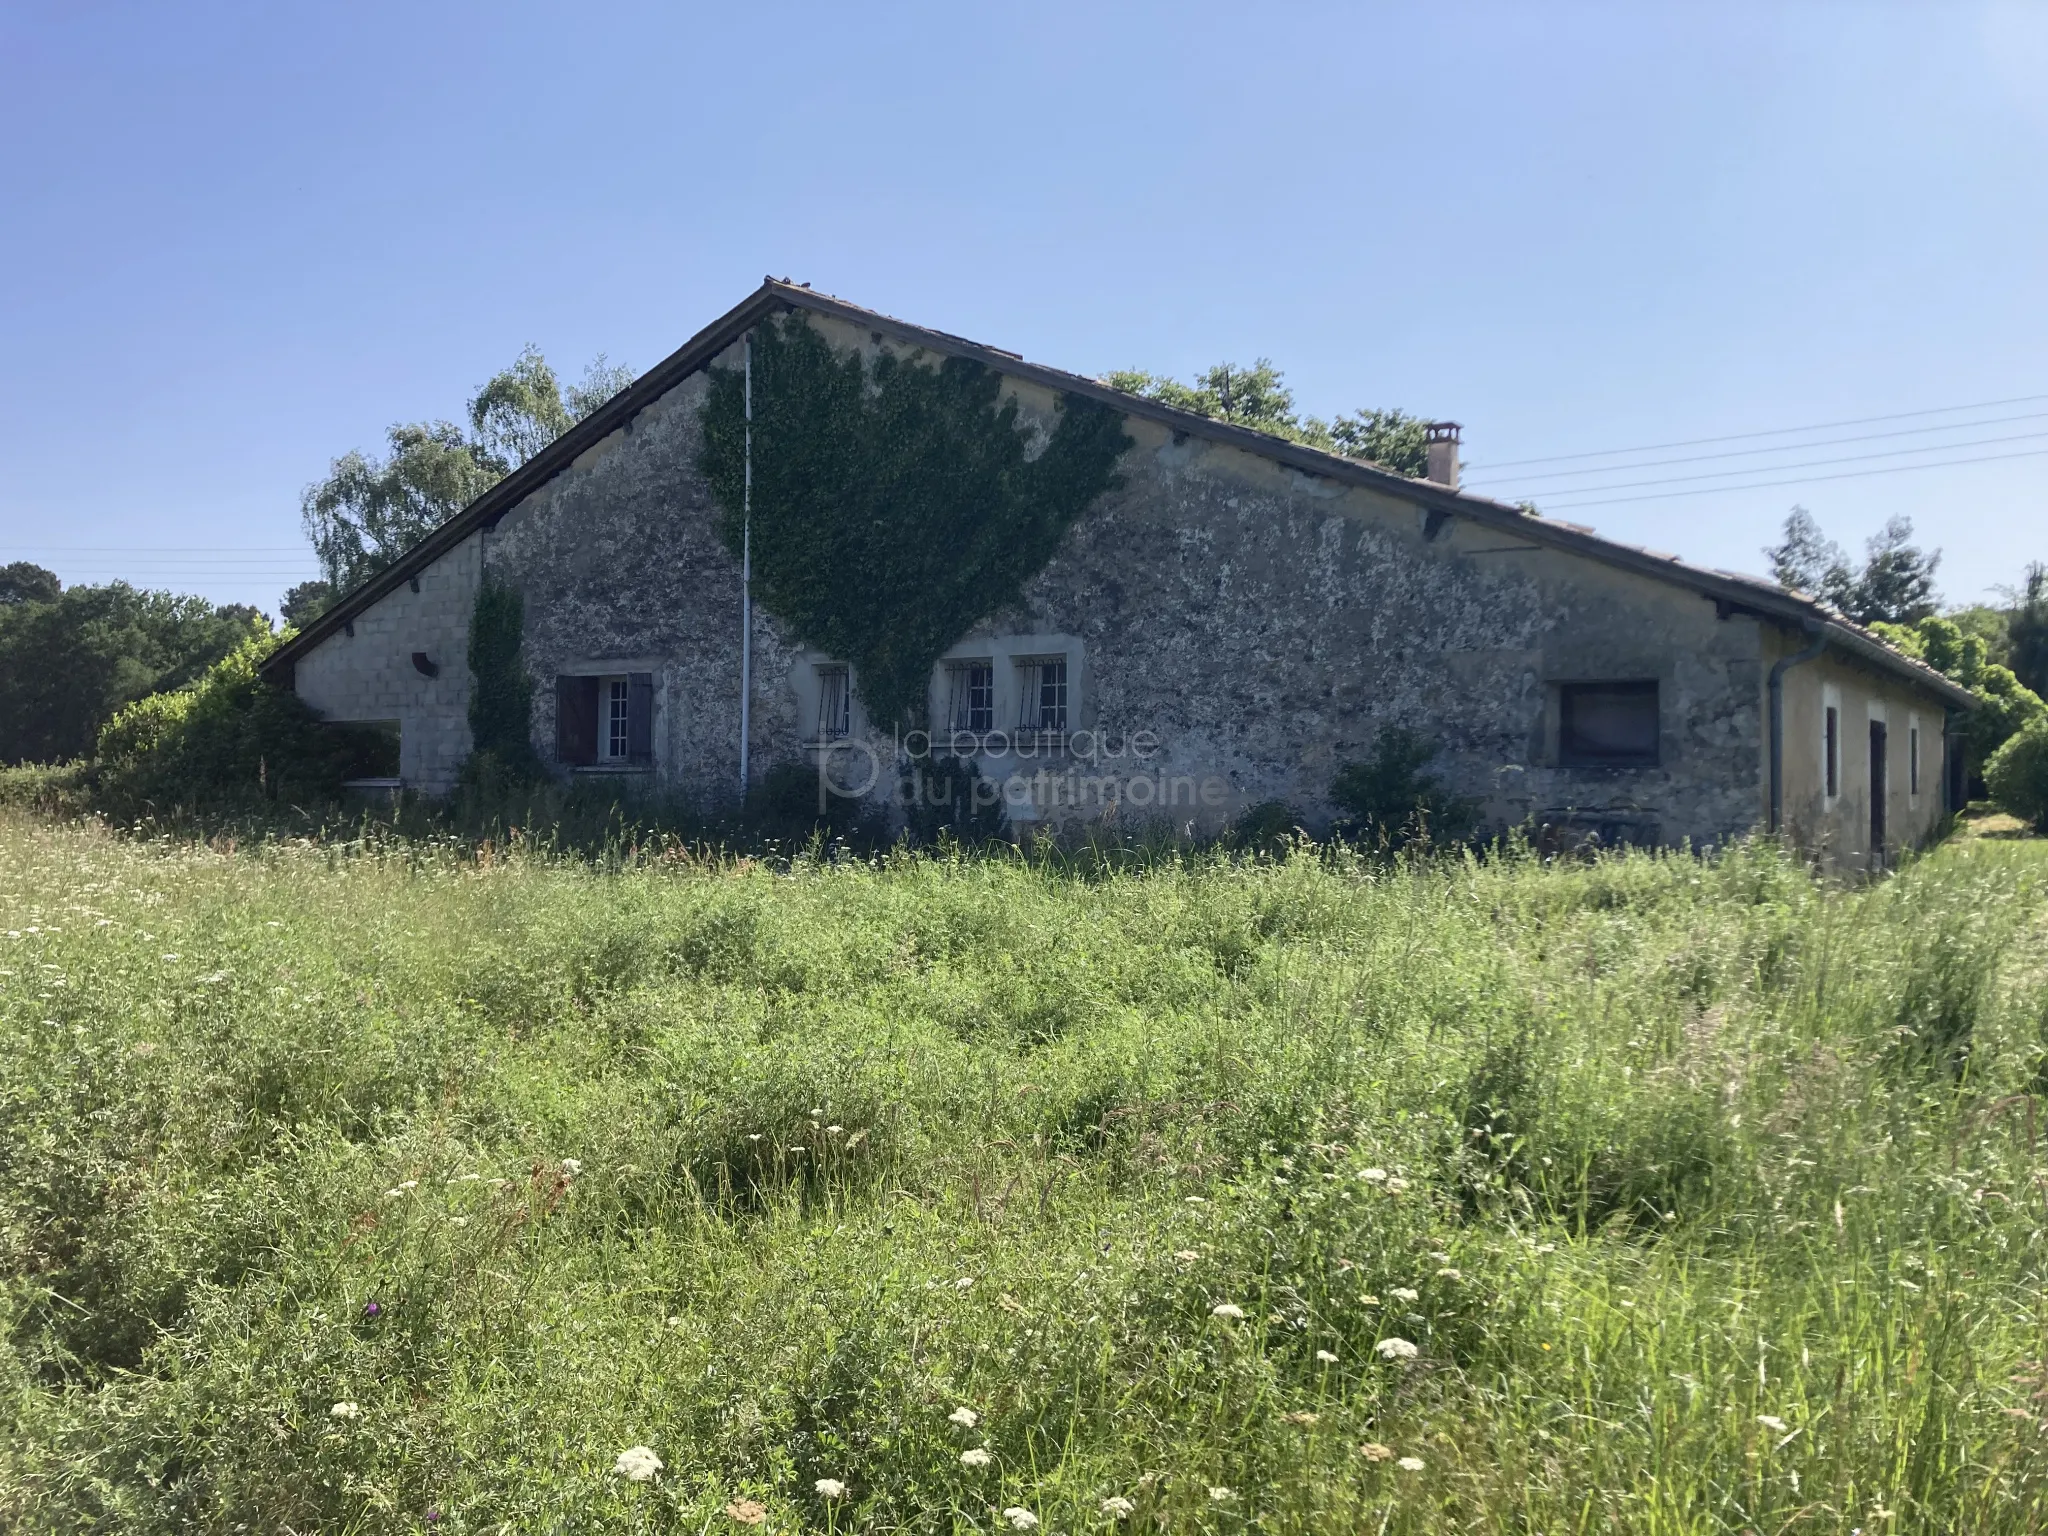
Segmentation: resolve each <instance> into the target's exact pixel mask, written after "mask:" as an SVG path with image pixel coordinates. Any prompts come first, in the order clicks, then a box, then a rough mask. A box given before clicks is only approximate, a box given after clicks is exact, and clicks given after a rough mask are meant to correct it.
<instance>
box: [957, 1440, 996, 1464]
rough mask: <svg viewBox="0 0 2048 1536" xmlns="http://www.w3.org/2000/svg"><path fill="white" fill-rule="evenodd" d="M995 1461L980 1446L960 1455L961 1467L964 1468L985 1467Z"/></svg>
mask: <svg viewBox="0 0 2048 1536" xmlns="http://www.w3.org/2000/svg"><path fill="white" fill-rule="evenodd" d="M994 1459H995V1458H994V1457H993V1456H991V1455H989V1453H988V1452H987V1451H986V1450H984V1449H983V1448H982V1447H980V1446H978V1445H977V1446H976V1447H975V1448H974V1449H973V1450H971V1451H962V1452H961V1453H960V1465H961V1466H963V1467H985V1466H987V1465H988V1464H989V1463H990V1462H991V1461H993V1460H994Z"/></svg>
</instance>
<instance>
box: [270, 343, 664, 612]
mask: <svg viewBox="0 0 2048 1536" xmlns="http://www.w3.org/2000/svg"><path fill="white" fill-rule="evenodd" d="M632 382H633V373H632V370H631V369H629V368H624V367H615V366H613V365H611V364H609V363H607V362H606V361H605V359H604V357H603V355H602V354H600V355H599V356H598V358H597V360H596V361H595V362H593V363H592V364H591V365H590V367H589V368H588V369H586V370H585V371H584V375H583V381H582V382H581V383H579V384H572V385H570V386H569V388H568V389H567V390H566V391H565V390H564V389H563V388H562V385H561V382H560V380H559V379H557V378H556V376H555V371H554V369H553V368H551V367H549V366H548V361H547V359H546V358H544V357H542V356H541V354H540V352H539V351H538V350H537V349H535V348H533V347H528V348H527V349H526V350H525V351H523V352H521V353H520V354H519V356H518V357H517V358H516V359H515V360H514V361H513V363H512V366H511V367H509V368H506V369H503V370H501V371H500V372H498V373H496V374H493V375H492V376H491V377H490V378H489V379H487V380H485V381H484V383H483V384H482V386H481V387H479V388H478V390H477V392H476V394H475V395H473V396H472V397H471V398H470V401H469V406H468V416H469V423H470V432H469V433H468V434H465V432H464V430H463V429H462V428H461V427H459V426H457V425H456V424H455V423H454V422H452V421H422V422H412V423H410V424H401V425H398V426H394V427H392V428H391V429H390V431H389V432H387V433H386V434H385V438H386V444H387V448H388V453H387V455H386V456H385V457H384V458H381V459H379V458H374V457H372V456H370V455H367V454H364V453H362V452H359V451H358V452H351V453H346V454H343V455H342V456H341V457H340V458H338V459H336V460H335V461H334V462H333V463H332V464H330V465H329V466H328V470H327V476H326V478H325V479H323V480H320V481H318V482H316V483H315V484H313V485H310V486H308V487H306V490H305V493H304V494H303V495H302V496H301V498H300V502H299V512H300V516H301V519H302V521H303V522H304V524H305V529H306V537H307V538H308V539H309V540H310V541H311V542H312V545H313V552H314V554H315V555H316V556H317V557H318V559H319V561H320V570H321V574H322V576H323V577H324V579H325V580H326V582H327V584H328V587H329V595H328V598H327V601H328V602H331V601H332V600H333V598H334V596H337V595H339V594H340V593H343V592H346V591H348V590H349V589H350V588H351V587H354V586H356V585H357V584H358V583H360V582H363V581H365V580H367V579H368V578H370V577H371V576H374V575H376V573H377V572H379V571H381V570H383V569H384V568H385V567H387V566H389V565H390V564H391V563H392V562H393V561H394V560H396V559H397V558H398V557H399V556H400V555H402V554H404V553H405V551H406V550H408V549H410V548H411V547H412V546H413V545H414V544H417V543H418V542H419V541H420V540H421V539H423V538H425V537H426V536H427V535H428V534H429V533H431V532H433V531H434V529H436V528H438V527H439V526H440V525H441V524H442V523H444V522H446V521H447V520H448V519H449V518H451V517H453V516H454V515H455V514H456V513H458V512H460V511H461V510H462V509H463V508H464V507H466V506H467V505H469V503H470V502H472V501H474V500H475V499H476V498H477V497H479V496H481V495H482V494H483V493H484V492H485V491H487V490H489V489H490V488H491V487H492V486H494V485H496V484H497V483H498V481H500V480H501V479H503V478H504V477H505V476H506V475H508V474H510V473H511V472H512V471H513V470H515V469H517V468H518V467H519V466H520V465H522V464H524V463H525V462H526V461H527V460H528V459H530V458H532V457H533V456H534V455H535V454H537V453H539V452H540V451H541V449H543V448H545V447H547V445H548V444H549V443H551V442H553V441H554V440H555V439H556V438H558V437H560V436H561V435H562V434H563V433H564V432H566V431H568V430H569V428H570V427H572V426H574V425H575V424H576V423H577V422H579V421H581V420H582V419H583V418H584V417H586V416H588V415H589V414H590V413H591V412H592V411H594V410H596V409H597V408H598V407H599V406H601V405H603V404H604V403H605V401H607V400H609V399H610V398H611V397H612V396H613V395H615V394H617V393H618V392H619V391H620V390H621V389H624V388H625V387H626V386H627V385H628V384H630V383H632ZM294 590H295V591H296V590H298V589H294ZM323 606H324V604H323Z"/></svg>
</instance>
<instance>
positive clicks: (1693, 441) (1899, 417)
mask: <svg viewBox="0 0 2048 1536" xmlns="http://www.w3.org/2000/svg"><path fill="white" fill-rule="evenodd" d="M2043 400H2048V395H2014V396H2012V397H2011V398H2010V399H2007V400H1979V401H1977V402H1976V403H1975V404H1974V405H1937V406H1933V407H1930V408H1929V409H1927V410H1924V411H1893V412H1892V413H1891V414H1889V415H1886V416H1848V417H1844V418H1843V419H1842V420H1840V421H1817V422H1814V423H1812V424H1811V425H1808V426H1804V427H1772V428H1770V429H1768V430H1767V431H1762V432H1730V433H1727V434H1725V435H1723V436H1721V437H1685V438H1679V439H1677V440H1675V441H1673V442H1668V443H1644V444H1642V445H1641V446H1639V447H1635V448H1602V449H1599V450H1597V451H1595V452H1590V453H1554V454H1550V455H1548V456H1547V457H1544V458H1540V459H1500V460H1496V461H1494V462H1493V463H1480V464H1475V465H1473V466H1472V467H1473V468H1474V469H1514V468H1517V467H1519V466H1521V465H1524V464H1564V463H1568V462H1570V461H1571V460H1573V459H1612V458H1617V457H1619V456H1620V455H1622V454H1625V453H1655V452H1657V451H1658V450H1660V449H1664V448H1698V447H1701V446H1703V445H1705V444H1707V443H1741V442H1748V441H1749V440H1751V439H1752V438H1758V437H1795V436H1797V435H1798V434H1799V433H1801V432H1826V431H1829V430H1831V429H1833V428H1835V427H1864V426H1869V425H1871V424H1873V423H1875V422H1880V421H1910V420H1912V419H1914V418H1915V417H1920V416H1953V415H1954V414H1955V413H1956V412H1957V411H1988V410H1992V409H1995V408H1996V407H1998V406H2001V405H2035V404H2038V403H2039V402H2041V401H2043Z"/></svg>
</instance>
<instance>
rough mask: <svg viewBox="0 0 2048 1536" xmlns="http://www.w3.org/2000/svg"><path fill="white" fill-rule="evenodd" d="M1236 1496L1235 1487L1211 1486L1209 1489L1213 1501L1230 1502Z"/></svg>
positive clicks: (1218, 1502)
mask: <svg viewBox="0 0 2048 1536" xmlns="http://www.w3.org/2000/svg"><path fill="white" fill-rule="evenodd" d="M1236 1497H1237V1490H1236V1489H1235V1488H1211V1489H1210V1490H1209V1498H1210V1501H1211V1502H1212V1503H1216V1504H1228V1503H1229V1502H1230V1501H1231V1500H1232V1499H1234V1498H1236Z"/></svg>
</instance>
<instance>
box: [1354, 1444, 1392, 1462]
mask: <svg viewBox="0 0 2048 1536" xmlns="http://www.w3.org/2000/svg"><path fill="white" fill-rule="evenodd" d="M1358 1453H1359V1455H1361V1456H1363V1457H1364V1458H1365V1459H1366V1460H1367V1461H1391V1460H1392V1459H1393V1456H1394V1448H1393V1447H1392V1446H1391V1445H1381V1444H1380V1443H1379V1441H1377V1440H1368V1441H1366V1442H1365V1444H1363V1445H1361V1446H1360V1447H1359V1448H1358Z"/></svg>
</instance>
